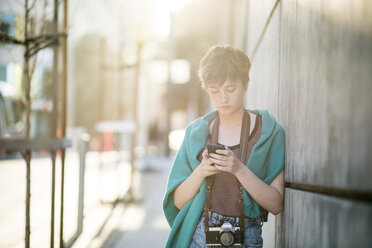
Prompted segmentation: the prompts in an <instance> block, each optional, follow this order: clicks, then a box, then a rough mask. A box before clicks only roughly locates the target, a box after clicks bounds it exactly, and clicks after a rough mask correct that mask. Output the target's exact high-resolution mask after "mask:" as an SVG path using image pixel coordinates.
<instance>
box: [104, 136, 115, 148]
mask: <svg viewBox="0 0 372 248" xmlns="http://www.w3.org/2000/svg"><path fill="white" fill-rule="evenodd" d="M113 150H114V135H113V133H112V132H104V133H103V151H105V152H107V151H113Z"/></svg>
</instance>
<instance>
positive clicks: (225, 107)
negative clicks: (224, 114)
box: [221, 106, 230, 110]
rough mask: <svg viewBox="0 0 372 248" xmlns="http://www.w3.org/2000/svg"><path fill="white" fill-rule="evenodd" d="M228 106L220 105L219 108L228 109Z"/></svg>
mask: <svg viewBox="0 0 372 248" xmlns="http://www.w3.org/2000/svg"><path fill="white" fill-rule="evenodd" d="M229 108H230V106H221V109H225V110H226V109H229Z"/></svg>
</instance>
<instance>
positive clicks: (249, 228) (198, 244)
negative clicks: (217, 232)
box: [190, 212, 263, 248]
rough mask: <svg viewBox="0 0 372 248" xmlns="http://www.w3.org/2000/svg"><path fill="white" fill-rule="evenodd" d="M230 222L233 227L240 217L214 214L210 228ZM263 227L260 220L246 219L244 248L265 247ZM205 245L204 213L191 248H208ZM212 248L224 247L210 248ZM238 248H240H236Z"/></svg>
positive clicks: (210, 221) (210, 220)
mask: <svg viewBox="0 0 372 248" xmlns="http://www.w3.org/2000/svg"><path fill="white" fill-rule="evenodd" d="M226 221H227V222H230V223H231V224H232V225H234V224H235V223H237V222H239V217H229V216H223V215H221V214H217V213H213V212H212V214H211V217H210V218H209V226H212V225H221V224H223V223H224V222H226ZM262 225H263V222H261V220H260V219H253V220H252V219H248V218H246V219H244V245H243V246H240V247H242V248H253V247H255V248H259V247H262V245H263V240H262V236H261V235H262ZM206 247H207V245H206V244H205V229H204V213H203V214H202V216H201V217H200V219H199V223H198V225H197V226H196V229H195V233H194V236H193V237H192V240H191V244H190V248H206ZM210 247H222V246H208V248H210ZM234 247H238V246H234Z"/></svg>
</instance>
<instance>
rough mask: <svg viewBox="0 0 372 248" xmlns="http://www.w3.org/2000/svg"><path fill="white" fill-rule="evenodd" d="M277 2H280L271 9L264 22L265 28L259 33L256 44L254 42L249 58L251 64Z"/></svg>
mask: <svg viewBox="0 0 372 248" xmlns="http://www.w3.org/2000/svg"><path fill="white" fill-rule="evenodd" d="M279 2H280V0H277V1H276V2H275V4H274V7H273V8H272V10H271V12H270V15H269V17H268V18H267V20H266V24H265V27H264V28H263V30H262V32H261V35H260V37H259V38H258V40H257V42H256V45H255V47H254V49H253V52H252V54H251V56H250V58H251V62H252V61H253V60H254V57H255V56H256V53H257V50H258V48H259V47H260V45H261V42H262V39H263V37H264V35H265V33H266V30H267V27H268V26H269V24H270V21H271V18H272V16H273V14H274V12H275V10H276V7H277V6H278V4H279Z"/></svg>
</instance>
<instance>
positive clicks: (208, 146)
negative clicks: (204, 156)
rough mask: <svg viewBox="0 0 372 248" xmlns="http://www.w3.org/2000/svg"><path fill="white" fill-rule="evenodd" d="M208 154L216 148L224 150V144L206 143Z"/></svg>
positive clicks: (214, 151)
mask: <svg viewBox="0 0 372 248" xmlns="http://www.w3.org/2000/svg"><path fill="white" fill-rule="evenodd" d="M207 150H208V156H209V154H211V153H216V150H225V146H223V145H213V144H207Z"/></svg>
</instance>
